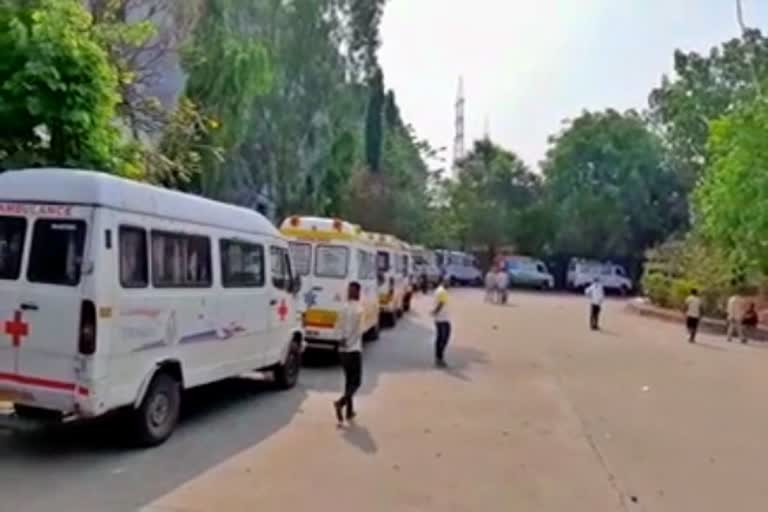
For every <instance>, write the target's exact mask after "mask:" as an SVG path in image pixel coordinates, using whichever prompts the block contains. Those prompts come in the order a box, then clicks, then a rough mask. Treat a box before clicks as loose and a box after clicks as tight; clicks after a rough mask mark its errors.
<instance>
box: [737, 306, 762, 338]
mask: <svg viewBox="0 0 768 512" xmlns="http://www.w3.org/2000/svg"><path fill="white" fill-rule="evenodd" d="M759 321H760V316H759V315H758V314H757V308H756V307H755V303H754V302H753V301H750V302H749V305H748V306H747V309H746V311H744V315H742V318H741V342H742V343H744V344H745V345H746V344H747V343H749V338H750V337H751V335H752V334H753V333H754V331H755V329H757V324H758V323H759Z"/></svg>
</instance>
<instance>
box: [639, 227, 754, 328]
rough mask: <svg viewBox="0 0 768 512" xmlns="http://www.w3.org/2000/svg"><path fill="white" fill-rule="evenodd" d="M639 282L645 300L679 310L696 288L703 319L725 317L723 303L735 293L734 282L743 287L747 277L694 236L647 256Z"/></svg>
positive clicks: (718, 252)
mask: <svg viewBox="0 0 768 512" xmlns="http://www.w3.org/2000/svg"><path fill="white" fill-rule="evenodd" d="M648 258H649V261H648V262H647V263H646V273H645V275H644V277H643V280H642V285H643V289H644V291H645V294H646V296H647V297H648V298H649V299H650V300H651V302H653V303H654V304H656V305H658V306H661V307H667V308H674V309H682V308H683V305H684V304H685V299H686V297H687V296H688V295H689V294H690V293H691V290H692V289H694V288H696V289H697V290H698V291H699V295H700V296H701V299H702V309H703V312H704V314H705V315H707V316H715V317H723V316H725V303H726V301H727V298H728V296H729V295H730V294H731V293H733V292H734V289H735V288H736V285H735V284H734V283H735V282H736V281H739V282H741V284H742V286H740V288H742V287H743V285H744V283H743V281H744V279H745V278H746V276H742V275H738V276H739V277H738V278H737V277H736V276H737V273H736V272H734V271H733V268H732V265H731V264H730V262H729V260H728V259H727V258H726V257H725V256H724V254H723V253H722V251H719V250H717V249H716V248H713V247H711V246H710V245H709V244H707V243H705V242H704V241H702V240H701V239H699V238H698V237H696V236H695V235H693V236H689V237H688V238H686V239H685V240H683V241H674V242H668V243H666V244H664V245H663V246H661V247H659V248H658V249H656V250H654V251H650V252H649V254H648Z"/></svg>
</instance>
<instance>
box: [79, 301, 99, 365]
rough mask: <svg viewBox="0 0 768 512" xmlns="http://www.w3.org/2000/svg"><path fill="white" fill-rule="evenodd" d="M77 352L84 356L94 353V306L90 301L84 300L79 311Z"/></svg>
mask: <svg viewBox="0 0 768 512" xmlns="http://www.w3.org/2000/svg"><path fill="white" fill-rule="evenodd" d="M78 350H79V352H80V354H82V355H84V356H92V355H93V354H95V353H96V305H95V304H94V303H93V301H90V300H84V301H83V304H82V307H81V309H80V340H79V342H78Z"/></svg>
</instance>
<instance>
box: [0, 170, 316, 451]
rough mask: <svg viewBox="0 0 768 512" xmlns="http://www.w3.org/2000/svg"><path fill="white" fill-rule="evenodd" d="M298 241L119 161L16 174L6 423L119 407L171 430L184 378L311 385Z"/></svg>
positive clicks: (8, 225)
mask: <svg viewBox="0 0 768 512" xmlns="http://www.w3.org/2000/svg"><path fill="white" fill-rule="evenodd" d="M298 287H299V283H298V280H297V279H295V278H294V276H293V273H292V270H291V260H290V256H289V252H288V243H287V241H286V239H285V238H284V237H283V236H281V235H280V233H279V232H278V231H277V229H275V227H274V226H272V225H271V224H270V222H269V221H268V220H267V219H265V218H264V217H263V216H261V215H260V214H258V213H256V212H254V211H251V210H247V209H244V208H238V207H235V206H230V205H226V204H222V203H218V202H214V201H210V200H207V199H203V198H201V197H197V196H192V195H186V194H182V193H179V192H174V191H170V190H166V189H162V188H157V187H153V186H149V185H145V184H141V183H137V182H133V181H127V180H123V179H119V178H116V177H113V176H110V175H107V174H103V173H96V172H88V171H72V170H61V169H42V170H27V171H14V172H6V173H4V174H0V402H6V403H7V402H11V403H13V404H14V409H15V414H14V415H12V416H8V417H5V416H4V417H3V418H2V424H3V425H4V426H11V427H13V426H18V425H19V423H25V422H27V423H28V422H30V421H34V422H38V421H40V420H53V421H69V420H74V419H78V418H88V417H94V416H99V415H102V414H105V413H107V412H110V411H114V410H117V409H125V410H126V411H129V412H130V413H131V418H132V421H133V423H134V425H135V429H136V433H137V437H138V440H139V441H140V442H141V443H142V444H145V445H155V444H159V443H161V442H163V441H164V440H166V439H167V438H168V437H169V436H170V435H171V433H172V432H173V430H174V428H175V426H176V423H177V420H178V418H179V411H180V404H181V396H182V394H181V392H182V390H184V389H189V388H193V387H195V386H200V385H203V384H207V383H210V382H214V381H218V380H221V379H225V378H229V377H233V376H237V375H240V374H243V373H247V372H249V371H252V370H270V371H272V372H273V374H274V376H275V378H276V381H277V383H278V384H279V385H280V387H284V388H288V387H292V386H293V385H295V383H296V381H297V378H298V374H299V370H300V366H301V351H302V334H301V327H300V323H299V316H298V314H297V308H296V305H295V304H294V297H295V292H297V291H298Z"/></svg>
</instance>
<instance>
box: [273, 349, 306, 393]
mask: <svg viewBox="0 0 768 512" xmlns="http://www.w3.org/2000/svg"><path fill="white" fill-rule="evenodd" d="M299 373H301V340H296V339H294V340H293V341H292V342H291V346H290V347H288V355H287V356H286V357H285V362H284V363H280V364H278V365H277V366H276V367H275V369H274V370H273V372H272V375H273V377H274V379H275V386H276V387H277V389H282V390H288V389H292V388H294V387H296V384H297V383H298V382H299Z"/></svg>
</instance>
